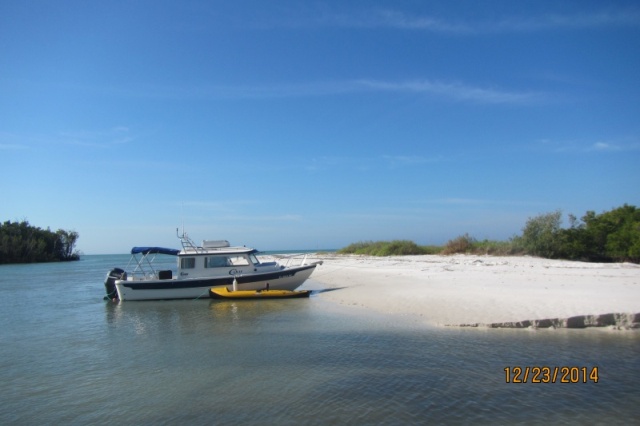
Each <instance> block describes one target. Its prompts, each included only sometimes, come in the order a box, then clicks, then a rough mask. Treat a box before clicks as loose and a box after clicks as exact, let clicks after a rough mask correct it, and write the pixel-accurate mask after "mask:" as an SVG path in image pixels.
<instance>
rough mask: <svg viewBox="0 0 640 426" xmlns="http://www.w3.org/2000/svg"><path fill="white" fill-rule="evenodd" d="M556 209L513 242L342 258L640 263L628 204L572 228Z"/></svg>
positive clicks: (375, 246)
mask: <svg viewBox="0 0 640 426" xmlns="http://www.w3.org/2000/svg"><path fill="white" fill-rule="evenodd" d="M561 225H562V213H561V212H560V211H559V210H557V211H554V212H551V213H545V214H541V215H539V216H536V217H533V218H530V219H529V220H528V221H527V223H526V224H525V226H524V228H523V229H522V235H516V236H514V237H512V238H511V239H509V240H508V241H491V240H483V241H478V240H476V239H475V238H473V237H472V236H470V235H469V234H464V235H461V236H459V237H457V238H454V239H453V240H450V241H449V242H447V244H445V245H444V246H442V247H440V246H419V245H417V244H416V243H414V242H413V241H406V240H399V241H391V242H385V241H378V242H372V241H369V242H360V243H355V244H351V245H349V246H347V247H345V248H343V249H341V250H340V251H339V253H354V254H369V255H374V256H390V255H405V254H454V253H468V254H494V255H532V256H539V257H546V258H552V259H570V260H583V261H593V262H625V261H626V262H635V263H640V209H638V208H636V207H635V206H630V205H627V204H625V205H623V206H622V207H618V208H615V209H613V210H611V211H608V212H604V213H601V214H596V213H595V212H593V211H588V212H587V213H586V214H585V215H584V216H583V217H582V218H581V219H578V218H577V217H576V216H574V215H569V227H568V228H562V226H561Z"/></svg>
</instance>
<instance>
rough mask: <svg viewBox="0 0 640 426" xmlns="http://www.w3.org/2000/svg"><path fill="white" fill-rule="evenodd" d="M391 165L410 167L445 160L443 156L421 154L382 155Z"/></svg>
mask: <svg viewBox="0 0 640 426" xmlns="http://www.w3.org/2000/svg"><path fill="white" fill-rule="evenodd" d="M381 158H382V159H383V160H384V161H386V162H387V163H388V165H389V166H390V167H393V168H395V167H410V166H419V165H422V164H429V163H435V162H439V161H443V157H442V156H436V157H424V156H421V155H383V156H382V157H381Z"/></svg>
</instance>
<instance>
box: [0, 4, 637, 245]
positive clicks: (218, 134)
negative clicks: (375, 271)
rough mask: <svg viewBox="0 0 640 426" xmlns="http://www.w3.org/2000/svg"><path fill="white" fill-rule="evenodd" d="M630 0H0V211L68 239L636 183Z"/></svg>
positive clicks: (478, 207) (398, 216)
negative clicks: (62, 233) (71, 234)
mask: <svg viewBox="0 0 640 426" xmlns="http://www.w3.org/2000/svg"><path fill="white" fill-rule="evenodd" d="M639 70H640V4H639V3H638V2H637V1H616V0H607V1H587V0H580V1H561V2H559V1H557V0H553V1H544V0H541V1H517V2H514V1H511V0H507V1H498V0H496V1H489V0H487V1H477V0H473V1H428V2H427V1H407V0H393V1H383V0H371V1H341V0H340V1H332V0H328V1H288V0H274V1H269V2H265V1H262V0H256V1H251V0H233V1H191V0H186V1H180V2H170V1H158V0H138V1H135V0H133V1H109V2H105V1H91V0H88V1H85V0H83V1H70V0H60V1H55V2H53V1H48V0H46V1H45V0H29V1H23V0H0V158H2V167H1V168H0V196H1V198H0V220H1V221H3V222H4V221H7V220H9V221H21V220H28V221H29V223H30V224H31V225H33V226H38V227H41V228H44V229H46V228H50V229H51V230H57V229H65V230H74V231H76V232H78V233H79V235H80V237H79V239H78V242H77V245H76V248H77V249H78V250H80V251H81V252H83V253H85V254H111V253H127V252H128V251H129V250H130V249H131V247H133V246H149V245H157V246H166V247H174V248H180V244H179V240H178V239H177V238H176V229H177V228H180V230H182V229H183V228H184V230H185V231H186V232H187V233H188V234H189V235H190V236H191V238H192V239H193V240H195V241H196V242H200V241H201V240H204V239H227V240H229V241H230V242H231V243H232V244H233V245H247V246H252V247H256V248H258V249H260V250H282V249H333V248H341V247H344V246H346V245H348V244H350V243H354V242H358V241H369V240H372V241H378V240H394V239H408V240H413V241H415V242H416V243H418V244H444V243H446V241H448V240H450V239H453V238H455V237H457V236H460V235H463V234H465V233H468V234H469V235H471V236H472V237H475V238H477V239H480V240H482V239H485V238H488V239H492V240H506V239H508V238H510V237H512V236H514V235H516V234H520V233H521V231H522V228H523V227H524V225H525V223H526V221H527V219H528V218H531V217H535V216H537V215H539V214H543V213H548V212H552V211H556V210H561V211H562V212H563V215H564V217H565V218H566V217H567V215H569V214H574V215H576V216H577V217H581V216H583V215H584V214H585V213H586V212H587V211H590V210H591V211H595V212H597V213H601V212H604V211H609V210H611V209H613V208H616V207H619V206H622V205H623V204H625V203H627V204H631V205H636V206H638V205H640V71H639Z"/></svg>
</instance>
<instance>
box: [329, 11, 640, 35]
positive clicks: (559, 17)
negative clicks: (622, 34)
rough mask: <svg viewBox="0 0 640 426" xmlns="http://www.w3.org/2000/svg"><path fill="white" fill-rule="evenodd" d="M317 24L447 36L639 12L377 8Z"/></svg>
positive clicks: (629, 17) (639, 18)
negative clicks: (469, 16) (479, 14)
mask: <svg viewBox="0 0 640 426" xmlns="http://www.w3.org/2000/svg"><path fill="white" fill-rule="evenodd" d="M318 23H320V24H324V25H334V26H341V27H351V28H390V29H398V30H412V31H425V32H432V33H442V34H451V35H462V36H464V35H476V34H491V33H514V32H537V31H546V30H553V29H558V30H565V29H566V30H572V29H593V28H599V27H611V26H621V25H628V26H638V25H640V10H638V9H629V10H609V11H606V10H603V11H594V12H580V13H574V14H558V13H548V14H543V15H539V16H534V17H530V16H529V17H521V16H509V17H505V18H502V19H496V20H484V21H483V20H473V21H471V20H464V19H455V18H445V17H438V16H430V15H424V14H422V15H421V14H410V13H407V12H404V11H399V10H391V9H381V10H371V11H365V12H360V13H353V14H351V15H345V14H341V15H335V16H333V17H331V15H325V16H323V17H322V19H321V20H320V19H319V20H318Z"/></svg>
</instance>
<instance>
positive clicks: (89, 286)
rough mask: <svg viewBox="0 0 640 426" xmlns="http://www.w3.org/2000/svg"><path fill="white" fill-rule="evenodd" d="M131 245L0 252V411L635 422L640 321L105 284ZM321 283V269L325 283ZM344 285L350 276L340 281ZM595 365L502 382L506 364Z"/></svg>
mask: <svg viewBox="0 0 640 426" xmlns="http://www.w3.org/2000/svg"><path fill="white" fill-rule="evenodd" d="M127 260H128V256H84V257H83V259H82V260H81V261H79V262H71V263H58V264H37V265H5V266H0V295H1V296H2V300H3V302H4V306H3V308H2V310H1V313H0V325H1V327H0V337H1V342H2V345H1V346H0V383H2V393H1V396H0V424H3V425H4V424H20V425H23V424H26V425H36V424H38V425H39V424H82V425H84V424H178V423H188V424H256V425H257V424H261V425H262V424H285V425H286V424H291V425H297V424H302V423H304V424H346V423H349V424H426V423H446V424H451V423H454V424H457V423H467V424H471V423H473V424H495V423H498V424H514V423H516V424H517V423H520V424H548V423H553V424H578V423H580V424H604V423H608V424H629V423H632V422H633V421H634V420H635V419H637V418H639V417H640V390H639V388H638V384H637V383H638V378H640V333H639V332H637V331H611V330H540V331H529V330H479V329H443V328H421V329H416V328H415V327H412V326H409V325H408V324H404V323H402V322H398V320H397V319H393V320H391V319H389V318H388V317H384V316H378V315H373V314H372V315H369V316H365V317H363V316H356V315H353V313H352V311H351V310H349V309H348V308H345V307H340V306H336V305H333V304H331V303H330V302H328V301H325V300H324V299H323V297H322V293H321V292H320V293H315V294H314V295H312V297H311V298H310V299H300V300H296V299H292V300H282V301H238V302H229V301H212V300H209V299H200V300H193V301H192V300H185V301H159V302H156V301H153V302H121V303H113V302H107V301H104V300H102V297H103V295H104V287H103V281H104V276H105V274H106V272H107V271H108V270H109V269H111V268H112V267H114V266H123V265H125V264H126V263H127ZM318 287H319V285H318V284H317V283H314V288H318ZM335 291H340V290H335ZM543 365H544V366H578V367H582V366H585V367H589V368H591V367H594V366H597V367H598V369H599V381H598V383H593V382H591V381H589V382H588V383H569V384H561V383H555V384H551V383H548V384H544V383H541V384H532V383H523V384H513V383H509V384H507V383H505V382H506V380H505V371H504V368H505V367H513V366H543Z"/></svg>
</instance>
